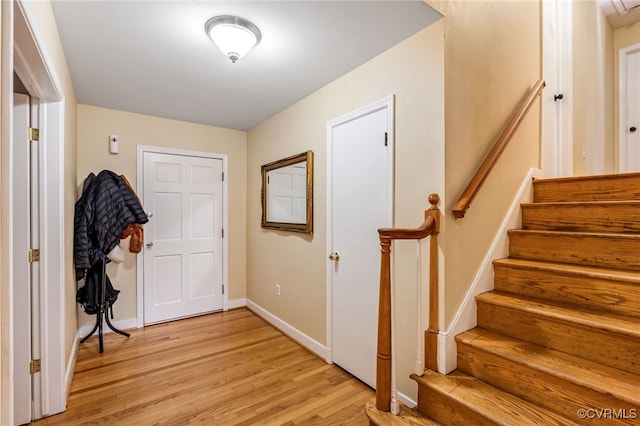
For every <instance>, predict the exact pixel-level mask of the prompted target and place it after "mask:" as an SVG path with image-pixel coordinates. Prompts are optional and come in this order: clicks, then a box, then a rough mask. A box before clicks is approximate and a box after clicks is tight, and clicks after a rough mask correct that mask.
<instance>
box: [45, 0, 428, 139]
mask: <svg viewBox="0 0 640 426" xmlns="http://www.w3.org/2000/svg"><path fill="white" fill-rule="evenodd" d="M52 7H53V11H54V15H55V19H56V22H57V25H58V29H59V32H60V37H61V40H62V45H63V48H64V51H65V55H66V59H67V62H68V64H69V69H70V72H71V78H72V80H73V85H74V87H75V90H76V95H77V97H78V102H80V103H82V104H87V105H94V106H100V107H105V108H112V109H118V110H123V111H130V112H136V113H141V114H148V115H154V116H159V117H166V118H172V119H177V120H182V121H190V122H196V123H203V124H208V125H212V126H220V127H226V128H230V129H239V130H248V129H250V128H252V127H254V126H255V125H257V124H259V123H261V122H262V121H264V120H265V119H267V118H269V117H271V116H272V115H274V114H276V113H277V112H279V111H281V110H283V109H284V108H286V107H287V106H289V105H291V104H293V103H295V102H296V101H298V100H300V99H302V98H304V97H305V96H307V95H309V94H310V93H312V92H314V91H316V90H317V89H319V88H321V87H323V86H324V85H326V84H327V83H329V82H331V81H333V80H335V79H336V78H338V77H340V76H342V75H344V74H346V73H347V72H349V71H351V70H352V69H354V68H356V67H357V66H359V65H361V64H363V63H364V62H366V61H368V60H369V59H371V58H373V57H375V56H377V55H378V54H380V53H381V52H383V51H385V50H387V49H388V48H390V47H392V46H394V45H396V44H398V43H399V42H400V41H402V40H404V39H406V38H408V37H409V36H411V35H413V34H415V33H416V32H418V31H419V30H421V29H422V28H425V27H427V26H428V25H430V24H431V23H433V22H435V21H436V20H438V19H439V18H440V15H439V14H438V13H437V12H436V11H434V10H433V9H431V8H430V7H429V6H427V5H426V4H425V3H424V2H423V1H421V0H415V1H409V0H393V1H379V0H378V1H362V0H359V1H325V0H322V1H253V2H245V1H231V2H217V1H201V0H194V1H187V0H182V1H166V0H152V1H149V0H147V1H113V0H111V1H77V0H76V1H69V0H53V1H52ZM216 15H237V16H240V17H243V18H245V19H248V20H250V21H252V22H253V23H254V24H256V25H257V26H258V27H259V28H260V31H261V32H262V41H261V42H260V44H259V45H258V46H257V47H256V48H255V49H254V50H253V51H251V52H250V53H249V54H248V55H247V56H246V57H244V58H241V59H240V60H239V61H238V62H236V63H235V64H234V63H231V61H229V59H227V58H226V57H225V56H224V55H222V53H220V51H219V50H218V49H217V47H216V46H215V45H214V44H213V42H212V41H211V40H210V39H209V38H208V37H207V35H206V34H205V32H204V24H205V22H206V21H207V20H208V19H209V18H211V17H213V16H216Z"/></svg>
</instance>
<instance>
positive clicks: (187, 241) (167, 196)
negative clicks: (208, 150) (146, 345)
mask: <svg viewBox="0 0 640 426" xmlns="http://www.w3.org/2000/svg"><path fill="white" fill-rule="evenodd" d="M143 169H144V170H143V177H144V182H143V205H144V207H145V210H147V211H149V212H151V217H150V219H149V222H148V223H147V224H146V225H145V247H144V260H143V262H144V284H143V286H144V290H143V291H144V322H145V324H150V323H156V322H161V321H168V320H172V319H177V318H183V317H188V316H193V315H199V314H203V313H206V312H212V311H216V310H221V309H222V307H223V299H222V294H223V293H222V292H223V288H222V286H223V283H222V276H223V275H222V232H223V229H222V209H223V206H222V200H223V197H222V189H223V188H222V160H220V159H213V158H201V157H192V156H187V155H174V154H163V153H152V152H144V159H143Z"/></svg>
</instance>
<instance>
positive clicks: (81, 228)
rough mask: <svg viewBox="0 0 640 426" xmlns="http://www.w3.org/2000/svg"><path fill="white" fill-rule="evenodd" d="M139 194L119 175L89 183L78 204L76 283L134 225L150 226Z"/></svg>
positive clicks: (90, 178)
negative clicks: (126, 229) (127, 228)
mask: <svg viewBox="0 0 640 426" xmlns="http://www.w3.org/2000/svg"><path fill="white" fill-rule="evenodd" d="M148 221H149V219H148V218H147V215H146V214H145V212H144V210H143V209H142V206H141V205H140V201H139V200H138V197H137V196H136V194H135V192H133V190H132V189H131V188H130V187H129V186H128V185H127V184H126V182H125V181H124V180H123V179H122V177H120V176H119V175H117V174H115V173H114V172H112V171H109V170H103V171H101V172H100V173H98V175H97V176H96V175H94V174H93V173H91V174H90V175H89V176H88V177H87V179H86V180H85V184H84V188H83V191H82V196H81V197H80V199H79V200H78V201H77V202H76V204H75V214H74V238H73V255H74V263H75V268H76V280H81V279H82V278H83V277H84V276H85V273H86V271H87V269H89V268H91V267H92V266H93V265H95V264H96V262H97V261H99V260H101V259H103V258H104V257H105V256H106V255H107V254H108V253H109V252H110V251H111V250H113V248H114V247H115V246H116V245H117V244H118V243H119V242H120V234H122V231H123V230H124V229H125V228H126V227H127V226H128V225H129V224H131V223H141V224H142V223H147V222H148Z"/></svg>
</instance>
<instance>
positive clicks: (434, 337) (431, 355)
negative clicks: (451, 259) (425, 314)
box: [425, 194, 440, 371]
mask: <svg viewBox="0 0 640 426" xmlns="http://www.w3.org/2000/svg"><path fill="white" fill-rule="evenodd" d="M429 203H430V204H431V208H429V210H427V211H426V212H425V217H426V216H431V217H432V218H433V220H434V227H433V230H432V231H431V236H430V237H429V238H430V240H431V241H430V242H429V243H430V246H429V329H428V330H427V332H426V336H425V358H426V359H425V366H426V367H427V368H428V369H429V370H432V371H438V333H439V330H438V328H439V327H438V297H439V295H438V234H439V233H440V209H438V204H439V203H440V197H439V196H438V194H431V195H429Z"/></svg>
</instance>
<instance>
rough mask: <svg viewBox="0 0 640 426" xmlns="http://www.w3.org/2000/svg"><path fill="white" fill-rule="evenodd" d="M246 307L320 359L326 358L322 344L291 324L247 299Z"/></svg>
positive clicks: (326, 350)
mask: <svg viewBox="0 0 640 426" xmlns="http://www.w3.org/2000/svg"><path fill="white" fill-rule="evenodd" d="M247 308H249V309H250V310H251V311H253V312H254V313H255V314H256V315H258V316H259V317H261V318H262V319H264V320H265V321H267V322H268V323H269V324H271V325H273V326H274V327H275V328H277V329H278V330H280V331H282V332H283V333H284V334H286V335H287V336H289V337H291V338H292V339H293V340H295V341H296V342H298V343H299V344H301V345H302V346H304V347H305V348H307V349H309V350H310V351H311V352H313V353H314V354H316V355H318V356H319V357H320V358H322V359H325V360H326V359H328V358H327V357H328V349H327V347H326V346H324V345H323V344H321V343H319V342H316V341H315V340H313V339H312V338H311V337H309V336H307V335H306V334H304V333H303V332H301V331H300V330H298V329H296V328H295V327H293V326H291V325H290V324H288V323H286V322H284V321H283V320H281V319H280V318H278V317H277V316H275V315H273V314H272V313H271V312H269V311H267V310H266V309H264V308H262V307H261V306H259V305H258V304H256V303H254V302H252V301H251V300H249V299H247Z"/></svg>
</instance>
